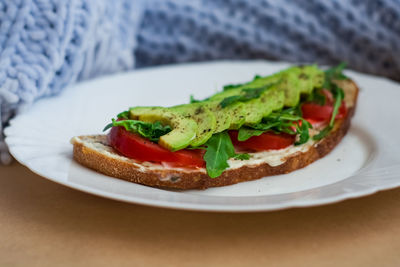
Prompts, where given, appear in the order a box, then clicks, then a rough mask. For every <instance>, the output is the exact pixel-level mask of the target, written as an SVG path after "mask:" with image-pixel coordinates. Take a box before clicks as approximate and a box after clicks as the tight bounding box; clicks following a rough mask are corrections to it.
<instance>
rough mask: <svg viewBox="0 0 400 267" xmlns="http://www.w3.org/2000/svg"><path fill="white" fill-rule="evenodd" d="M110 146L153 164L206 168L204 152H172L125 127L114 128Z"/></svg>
mask: <svg viewBox="0 0 400 267" xmlns="http://www.w3.org/2000/svg"><path fill="white" fill-rule="evenodd" d="M108 140H109V142H110V145H111V146H112V147H113V148H114V149H115V150H117V151H118V152H120V153H121V154H122V155H124V156H126V157H128V158H132V159H136V160H140V161H151V162H168V163H170V165H172V166H184V167H204V166H205V161H204V160H203V154H204V152H203V151H202V150H179V151H176V152H171V151H169V150H168V149H166V148H163V147H161V146H160V145H158V144H156V143H153V142H151V141H149V140H147V139H145V138H143V137H141V136H139V135H137V134H134V133H131V132H128V131H127V130H125V128H123V127H112V129H111V131H110V133H109V134H108Z"/></svg>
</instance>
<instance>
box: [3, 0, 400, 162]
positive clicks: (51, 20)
mask: <svg viewBox="0 0 400 267" xmlns="http://www.w3.org/2000/svg"><path fill="white" fill-rule="evenodd" d="M249 58H254V59H259V58H264V59H274V60H286V61H292V62H318V63H323V64H330V63H337V62H339V61H347V62H348V63H349V66H350V67H351V68H354V69H357V70H360V71H365V72H369V73H375V74H379V75H384V76H388V77H391V78H394V79H397V80H400V1H398V0H368V1H364V0H331V1H324V0H296V1H295V0H282V1H273V0H251V1H250V0H247V1H245V0H191V1H187V0H113V1H109V0H69V1H65V0H0V112H1V122H2V123H1V124H0V128H2V127H5V126H6V125H7V122H8V120H9V119H10V118H11V117H12V116H13V115H15V114H16V113H17V112H18V110H20V109H21V108H23V107H26V106H29V105H31V104H32V103H33V102H34V101H35V100H37V99H39V98H42V97H47V96H51V95H55V94H57V93H58V92H60V91H61V90H62V89H64V88H65V87H66V86H67V85H70V84H73V83H75V82H76V81H78V80H82V79H87V78H91V77H94V76H96V75H101V74H104V73H110V72H117V71H124V70H127V69H131V68H133V67H135V65H136V67H145V66H151V65H156V64H167V63H174V62H187V61H203V60H211V59H249ZM1 132H2V130H1V129H0V133H1ZM0 135H1V134H0ZM2 140H3V137H2V136H0V151H3V152H5V151H6V147H5V144H4V142H3V141H2ZM0 159H1V161H3V162H6V161H9V157H8V155H7V153H1V157H0Z"/></svg>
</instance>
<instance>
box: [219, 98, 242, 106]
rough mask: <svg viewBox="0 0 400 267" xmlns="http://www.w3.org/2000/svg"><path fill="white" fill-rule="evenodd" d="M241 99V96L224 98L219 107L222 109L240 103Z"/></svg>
mask: <svg viewBox="0 0 400 267" xmlns="http://www.w3.org/2000/svg"><path fill="white" fill-rule="evenodd" d="M241 99H242V96H241V95H233V96H228V97H225V98H224V99H223V100H222V101H221V102H220V103H219V104H220V105H221V107H222V108H225V107H227V106H229V105H231V104H233V103H236V102H238V101H241Z"/></svg>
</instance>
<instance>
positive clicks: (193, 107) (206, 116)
mask: <svg viewBox="0 0 400 267" xmlns="http://www.w3.org/2000/svg"><path fill="white" fill-rule="evenodd" d="M170 109H171V110H172V111H174V112H178V113H180V114H182V115H183V116H184V117H186V118H192V119H193V120H194V121H195V122H196V123H197V131H196V137H195V138H194V139H193V140H192V142H191V143H190V146H192V147H196V146H200V145H203V144H204V143H205V142H207V140H208V139H210V137H211V135H212V134H213V133H214V132H215V128H216V126H217V122H216V119H215V115H214V113H213V112H211V110H210V109H209V108H208V107H207V106H206V105H203V104H201V103H193V104H184V105H179V106H174V107H171V108H170Z"/></svg>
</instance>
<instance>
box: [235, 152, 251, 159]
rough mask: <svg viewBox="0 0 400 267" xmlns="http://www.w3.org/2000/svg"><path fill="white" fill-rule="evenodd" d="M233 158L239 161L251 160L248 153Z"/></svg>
mask: <svg viewBox="0 0 400 267" xmlns="http://www.w3.org/2000/svg"><path fill="white" fill-rule="evenodd" d="M233 158H235V159H239V160H249V159H250V155H249V154H247V153H243V154H236V155H235V156H234V157H233Z"/></svg>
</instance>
